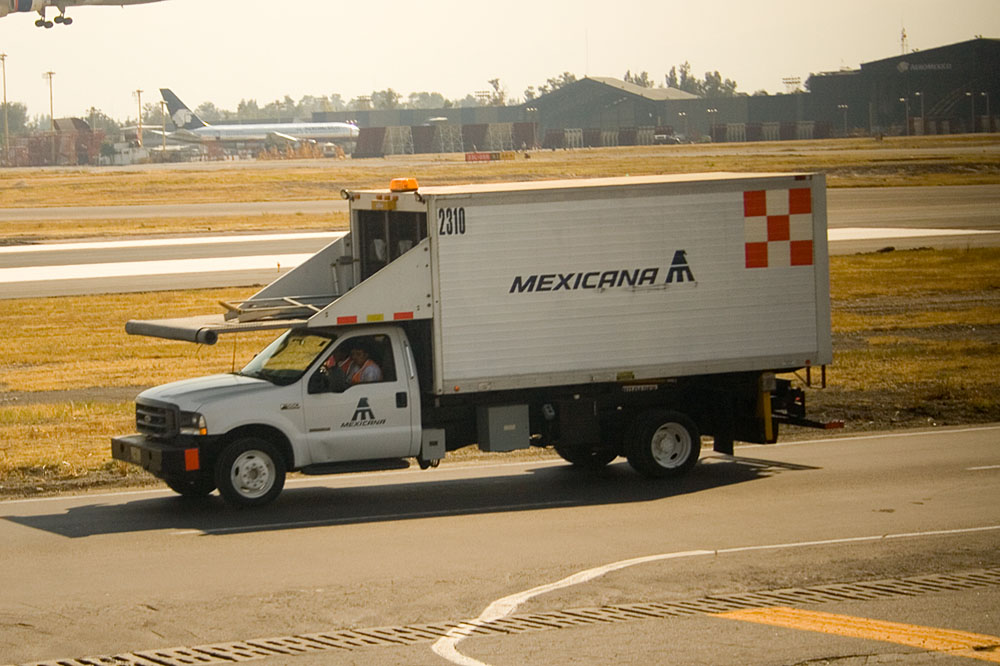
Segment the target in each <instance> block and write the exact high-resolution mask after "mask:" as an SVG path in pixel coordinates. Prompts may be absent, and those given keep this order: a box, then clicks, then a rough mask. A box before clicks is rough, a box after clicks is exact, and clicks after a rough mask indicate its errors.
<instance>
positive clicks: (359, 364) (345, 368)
mask: <svg viewBox="0 0 1000 666" xmlns="http://www.w3.org/2000/svg"><path fill="white" fill-rule="evenodd" d="M394 381H396V362H395V357H394V355H393V353H392V341H391V340H390V339H389V337H388V336H386V335H365V336H355V337H352V338H348V339H346V340H342V341H340V344H338V345H337V346H336V348H335V349H334V350H333V351H332V352H331V353H330V355H329V356H327V357H326V359H324V361H323V362H322V363H321V364H320V367H319V369H318V370H316V371H315V372H314V373H313V376H312V377H311V378H310V380H309V393H343V392H344V391H347V390H349V389H350V388H351V387H352V386H355V385H357V384H370V383H382V382H394Z"/></svg>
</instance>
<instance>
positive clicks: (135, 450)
mask: <svg viewBox="0 0 1000 666" xmlns="http://www.w3.org/2000/svg"><path fill="white" fill-rule="evenodd" d="M128 456H129V458H131V459H132V462H134V463H141V462H142V449H140V448H139V447H138V446H132V447H129V452H128Z"/></svg>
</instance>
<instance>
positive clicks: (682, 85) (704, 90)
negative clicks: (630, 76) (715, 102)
mask: <svg viewBox="0 0 1000 666" xmlns="http://www.w3.org/2000/svg"><path fill="white" fill-rule="evenodd" d="M679 67H680V71H678V67H671V68H670V72H669V73H668V74H667V76H666V82H667V86H669V87H670V88H676V89H678V90H683V91H684V92H688V93H691V94H692V95H698V96H699V97H734V96H735V95H736V81H733V80H732V79H723V78H722V75H721V74H719V72H718V70H716V71H714V72H705V78H704V80H702V79H699V78H698V77H697V76H692V74H691V63H689V62H687V61H686V60H685V61H684V64H683V65H680V66H679ZM643 74H645V72H643ZM626 80H627V79H626Z"/></svg>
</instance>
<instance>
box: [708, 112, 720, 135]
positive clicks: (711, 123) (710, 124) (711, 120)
mask: <svg viewBox="0 0 1000 666" xmlns="http://www.w3.org/2000/svg"><path fill="white" fill-rule="evenodd" d="M718 112H719V110H718V109H705V113H706V114H707V115H708V136H709V138H710V139H712V141H713V142H714V141H715V136H713V132H712V128H714V127H715V114H717V113H718Z"/></svg>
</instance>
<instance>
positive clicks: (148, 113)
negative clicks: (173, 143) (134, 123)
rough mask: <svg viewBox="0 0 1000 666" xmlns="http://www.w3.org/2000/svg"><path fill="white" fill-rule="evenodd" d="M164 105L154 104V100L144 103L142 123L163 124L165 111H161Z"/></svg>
mask: <svg viewBox="0 0 1000 666" xmlns="http://www.w3.org/2000/svg"><path fill="white" fill-rule="evenodd" d="M161 109H162V106H161V105H159V104H154V103H152V102H146V103H145V104H143V105H142V123H143V124H144V125H162V124H163V112H162V111H161Z"/></svg>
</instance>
